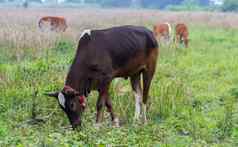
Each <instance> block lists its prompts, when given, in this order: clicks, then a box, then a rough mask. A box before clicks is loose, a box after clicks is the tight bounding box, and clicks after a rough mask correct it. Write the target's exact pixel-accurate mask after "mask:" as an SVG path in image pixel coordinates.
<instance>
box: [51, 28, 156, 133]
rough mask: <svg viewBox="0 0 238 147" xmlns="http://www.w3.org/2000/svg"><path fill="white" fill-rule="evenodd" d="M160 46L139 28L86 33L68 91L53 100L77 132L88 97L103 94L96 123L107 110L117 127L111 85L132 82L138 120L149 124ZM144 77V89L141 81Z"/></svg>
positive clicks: (82, 37)
mask: <svg viewBox="0 0 238 147" xmlns="http://www.w3.org/2000/svg"><path fill="white" fill-rule="evenodd" d="M157 56H158V44H157V41H156V38H155V37H154V35H153V32H151V31H150V30H148V29H146V28H144V27H138V26H120V27H113V28H109V29H105V30H85V31H84V32H83V33H82V35H81V38H80V40H79V45H78V49H77V51H76V55H75V57H74V60H73V63H72V65H71V67H70V69H69V72H68V75H67V77H66V81H65V85H64V88H63V89H62V90H61V91H59V92H55V93H49V94H48V95H49V96H53V97H56V98H57V100H58V102H59V104H60V107H61V108H62V109H63V111H64V112H65V113H66V114H67V116H68V118H69V121H70V123H71V125H72V127H73V128H75V127H76V126H78V125H80V124H81V115H82V112H83V111H84V108H85V106H86V97H87V96H88V94H89V93H90V91H92V90H97V91H98V92H99V96H98V100H97V107H96V109H97V114H96V123H97V124H99V123H100V122H101V117H102V108H103V107H104V106H106V107H107V110H108V112H109V113H110V115H111V120H112V122H113V124H115V125H116V126H118V125H119V121H118V119H117V117H116V116H115V114H114V112H113V108H112V102H111V98H110V94H109V88H110V84H111V82H112V80H113V79H115V78H117V77H124V78H126V79H127V78H128V77H129V78H130V81H131V86H132V90H133V93H134V96H135V120H138V119H139V118H140V116H142V118H143V120H144V121H146V103H147V100H148V94H149V89H150V85H151V81H152V78H153V75H154V72H155V68H156V61H157ZM141 75H142V76H143V86H141V83H142V82H141V80H142V76H141Z"/></svg>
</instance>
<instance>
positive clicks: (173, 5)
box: [0, 0, 238, 11]
mask: <svg viewBox="0 0 238 147" xmlns="http://www.w3.org/2000/svg"><path fill="white" fill-rule="evenodd" d="M13 1H17V2H19V0H0V2H13ZM52 1H53V2H55V3H64V4H67V3H74V4H89V5H90V4H94V5H95V4H96V5H99V6H101V7H134V8H135V7H136V8H152V9H168V10H196V9H199V10H208V9H211V8H214V9H216V10H221V11H238V0H22V2H23V4H24V5H25V6H28V3H31V2H38V3H45V2H52ZM216 2H220V5H219V6H217V5H216Z"/></svg>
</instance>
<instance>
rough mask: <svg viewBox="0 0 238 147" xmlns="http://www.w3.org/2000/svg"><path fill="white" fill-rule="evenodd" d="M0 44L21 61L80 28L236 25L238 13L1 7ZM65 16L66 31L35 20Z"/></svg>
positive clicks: (73, 37) (72, 36) (73, 35)
mask: <svg viewBox="0 0 238 147" xmlns="http://www.w3.org/2000/svg"><path fill="white" fill-rule="evenodd" d="M0 14H1V15H0V46H2V48H4V50H6V49H7V50H8V51H9V52H8V54H11V57H15V58H16V59H17V61H19V60H21V59H22V58H23V57H24V55H25V54H26V50H30V52H31V53H33V54H34V56H35V57H38V56H41V54H42V52H44V49H47V48H48V49H49V48H52V47H54V46H55V44H56V41H57V40H59V39H60V38H62V37H63V38H67V39H70V40H72V41H73V42H75V44H76V42H77V41H78V39H79V35H80V33H81V31H82V30H83V29H99V28H107V27H111V26H118V25H129V24H130V25H146V26H147V27H151V26H152V25H153V24H155V23H157V22H170V23H172V24H175V23H177V22H184V23H187V24H189V25H204V26H211V27H214V26H216V27H224V28H237V27H238V21H236V20H237V19H238V15H237V14H235V13H211V12H196V13H191V12H161V11H157V10H128V9H114V10H111V9H105V10H101V9H80V10H79V9H73V8H71V9H66V8H65V9H62V8H61V9H55V8H54V9H50V8H48V9H42V8H38V9H21V8H18V9H16V8H12V9H1V10H0ZM47 15H53V16H64V17H65V18H66V20H67V23H68V26H69V28H68V29H67V31H66V32H65V33H62V34H59V33H54V32H48V33H42V32H40V31H39V29H38V20H39V19H40V18H41V17H42V16H47Z"/></svg>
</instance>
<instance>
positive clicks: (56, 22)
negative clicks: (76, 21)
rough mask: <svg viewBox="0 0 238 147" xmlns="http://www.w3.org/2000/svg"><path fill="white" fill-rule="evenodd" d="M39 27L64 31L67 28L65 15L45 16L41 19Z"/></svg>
mask: <svg viewBox="0 0 238 147" xmlns="http://www.w3.org/2000/svg"><path fill="white" fill-rule="evenodd" d="M38 25H39V28H40V29H41V30H46V29H50V30H51V31H56V32H64V31H65V30H66V29H67V27H68V26H67V24H66V20H65V18H64V17H56V16H45V17H42V18H41V19H40V20H39V23H38Z"/></svg>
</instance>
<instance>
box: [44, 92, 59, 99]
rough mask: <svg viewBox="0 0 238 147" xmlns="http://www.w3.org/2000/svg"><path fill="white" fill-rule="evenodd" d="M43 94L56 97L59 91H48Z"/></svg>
mask: <svg viewBox="0 0 238 147" xmlns="http://www.w3.org/2000/svg"><path fill="white" fill-rule="evenodd" d="M45 95H47V96H50V97H55V98H58V95H59V92H49V93H45Z"/></svg>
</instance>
